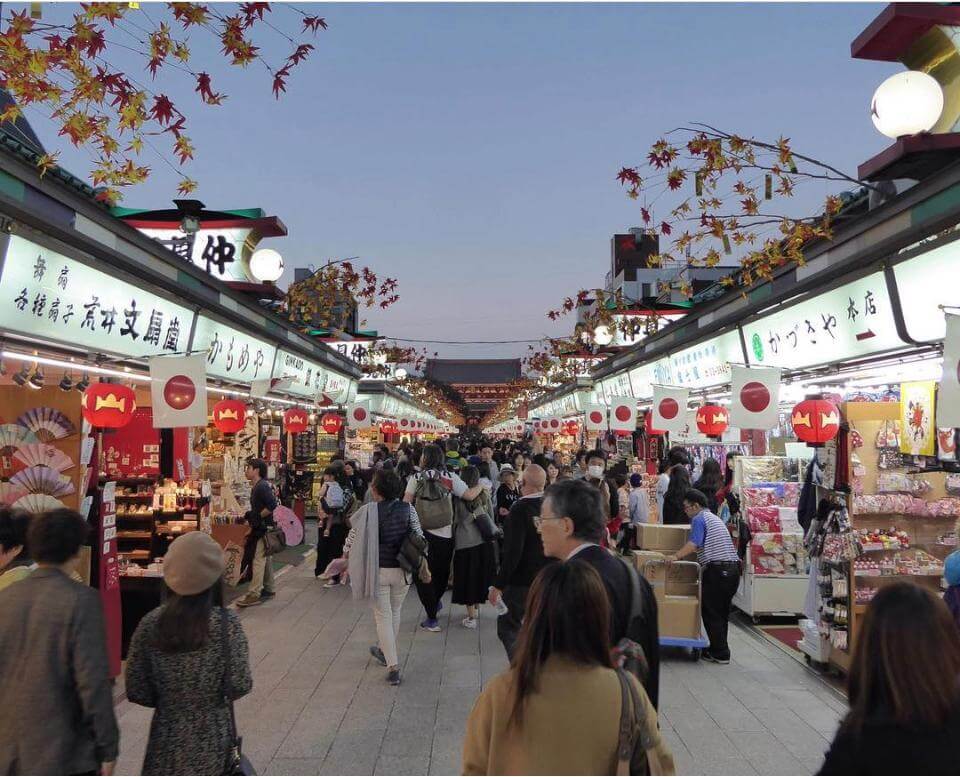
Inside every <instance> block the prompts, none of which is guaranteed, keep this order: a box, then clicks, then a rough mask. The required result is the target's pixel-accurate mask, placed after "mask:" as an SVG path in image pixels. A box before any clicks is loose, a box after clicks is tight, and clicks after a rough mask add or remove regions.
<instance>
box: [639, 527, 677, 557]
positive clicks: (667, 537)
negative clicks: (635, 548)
mask: <svg viewBox="0 0 960 777" xmlns="http://www.w3.org/2000/svg"><path fill="white" fill-rule="evenodd" d="M689 538H690V526H689V525H678V526H663V525H661V524H659V523H642V524H640V525H639V526H638V532H637V544H638V545H639V546H640V549H641V550H656V551H660V552H661V553H673V552H675V551H678V550H680V548H682V547H683V546H684V545H685V544H686V542H687V540H688V539H689Z"/></svg>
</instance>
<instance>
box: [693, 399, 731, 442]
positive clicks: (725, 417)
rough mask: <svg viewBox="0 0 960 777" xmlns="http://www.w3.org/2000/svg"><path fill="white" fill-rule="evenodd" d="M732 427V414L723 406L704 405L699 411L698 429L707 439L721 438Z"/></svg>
mask: <svg viewBox="0 0 960 777" xmlns="http://www.w3.org/2000/svg"><path fill="white" fill-rule="evenodd" d="M728 426H730V414H729V413H727V409H726V408H725V407H723V406H722V405H704V406H703V407H701V408H700V409H699V410H697V429H699V430H700V431H701V432H702V433H703V434H705V435H707V437H719V436H720V435H721V434H723V433H724V432H725V431H726V430H727V427H728Z"/></svg>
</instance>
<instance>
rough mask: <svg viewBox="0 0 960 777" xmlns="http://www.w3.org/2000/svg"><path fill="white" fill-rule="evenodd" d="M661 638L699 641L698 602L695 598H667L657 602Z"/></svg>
mask: <svg viewBox="0 0 960 777" xmlns="http://www.w3.org/2000/svg"><path fill="white" fill-rule="evenodd" d="M657 609H658V613H659V618H658V622H659V626H660V636H661V637H680V638H682V639H699V637H700V601H699V600H698V599H697V597H695V596H667V597H664V598H663V599H660V600H658V602H657Z"/></svg>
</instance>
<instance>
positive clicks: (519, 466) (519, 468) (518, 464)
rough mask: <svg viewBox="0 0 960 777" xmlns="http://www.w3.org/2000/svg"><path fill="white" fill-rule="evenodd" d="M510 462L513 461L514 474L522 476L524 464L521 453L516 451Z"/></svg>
mask: <svg viewBox="0 0 960 777" xmlns="http://www.w3.org/2000/svg"><path fill="white" fill-rule="evenodd" d="M512 461H513V469H514V472H516V473H517V474H518V475H522V474H523V467H524V463H525V462H524V457H523V453H521V452H520V451H517V452H516V453H515V454H514V455H513V459H512Z"/></svg>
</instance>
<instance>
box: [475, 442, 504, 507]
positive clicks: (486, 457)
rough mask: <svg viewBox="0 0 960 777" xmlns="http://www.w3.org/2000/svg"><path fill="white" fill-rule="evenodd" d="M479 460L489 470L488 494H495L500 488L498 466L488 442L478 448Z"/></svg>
mask: <svg viewBox="0 0 960 777" xmlns="http://www.w3.org/2000/svg"><path fill="white" fill-rule="evenodd" d="M480 460H481V461H482V462H484V463H485V464H486V465H487V468H488V469H489V470H490V474H489V475H488V477H489V478H490V492H491V493H492V494H495V493H497V489H498V488H499V487H500V464H499V463H498V462H497V460H496V457H495V456H494V450H493V446H492V445H490V443H489V442H485V443H484V444H483V445H481V446H480Z"/></svg>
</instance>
